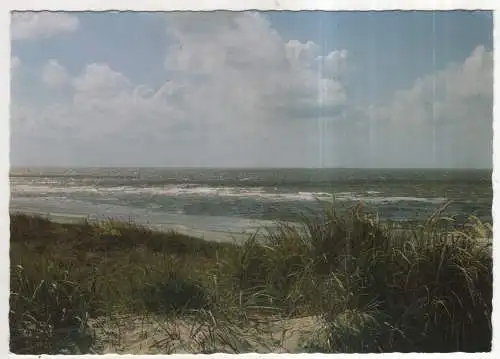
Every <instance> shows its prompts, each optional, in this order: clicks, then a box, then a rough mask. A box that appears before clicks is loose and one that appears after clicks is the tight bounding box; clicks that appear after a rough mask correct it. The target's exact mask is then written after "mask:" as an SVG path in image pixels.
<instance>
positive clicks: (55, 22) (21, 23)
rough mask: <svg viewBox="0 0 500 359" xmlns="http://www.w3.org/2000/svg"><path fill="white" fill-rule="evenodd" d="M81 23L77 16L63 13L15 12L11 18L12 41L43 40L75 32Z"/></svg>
mask: <svg viewBox="0 0 500 359" xmlns="http://www.w3.org/2000/svg"><path fill="white" fill-rule="evenodd" d="M79 25H80V22H79V20H78V18H77V17H76V16H75V15H71V14H69V13H63V12H15V13H13V14H12V18H11V38H12V40H22V39H43V38H49V37H52V36H55V35H57V34H60V33H69V32H74V31H76V30H77V29H78V27H79Z"/></svg>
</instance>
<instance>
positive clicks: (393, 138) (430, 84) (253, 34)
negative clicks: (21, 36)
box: [11, 12, 493, 167]
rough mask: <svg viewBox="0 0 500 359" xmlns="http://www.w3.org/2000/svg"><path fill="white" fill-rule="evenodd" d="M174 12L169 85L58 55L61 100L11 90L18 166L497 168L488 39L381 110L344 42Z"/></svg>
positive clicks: (54, 79) (239, 18) (227, 16)
mask: <svg viewBox="0 0 500 359" xmlns="http://www.w3.org/2000/svg"><path fill="white" fill-rule="evenodd" d="M165 20H166V32H167V34H168V36H169V37H170V39H169V45H168V47H167V48H166V57H165V70H166V71H165V74H163V75H164V78H165V81H164V82H163V84H162V85H161V86H158V87H152V86H149V85H146V84H137V83H134V82H133V81H132V80H131V79H130V78H129V77H127V75H126V74H124V73H120V72H118V71H116V70H115V69H113V68H112V67H111V66H110V65H109V64H106V63H91V64H88V65H86V66H85V67H84V68H82V69H81V71H80V73H79V74H78V75H76V76H72V77H70V76H69V75H68V73H67V72H66V70H65V69H64V67H63V66H62V65H60V64H59V63H58V62H57V61H56V60H52V61H50V62H49V63H47V65H46V67H45V68H44V70H43V71H42V80H43V81H44V82H45V84H47V85H49V86H52V87H56V88H57V87H60V86H66V87H65V89H66V91H65V92H64V95H65V96H63V95H60V96H59V97H57V96H56V95H54V97H53V98H52V101H51V102H50V103H48V104H44V105H37V106H34V105H33V104H32V103H31V102H28V101H26V100H25V99H23V98H22V97H20V96H17V97H16V98H13V102H14V105H13V106H12V115H11V121H12V124H13V126H12V127H11V128H12V138H13V140H12V156H13V162H17V163H31V164H33V163H38V162H40V163H46V164H52V165H54V164H58V165H92V164H99V165H170V166H197V165H203V166H240V167H241V166H288V167H296V166H306V167H309V166H312V167H314V166H321V165H325V166H350V167H365V166H369V167H370V166H373V167H413V166H421V167H429V166H463V167H464V166H465V167H467V166H469V167H480V166H483V165H484V166H488V165H490V162H491V137H492V135H491V123H492V113H491V109H492V103H493V100H492V91H493V85H492V81H493V80H492V65H493V57H492V56H493V55H492V53H491V52H489V51H487V50H486V49H485V48H484V47H478V48H477V49H476V50H475V51H474V52H473V53H472V54H471V55H470V56H469V57H468V58H467V59H466V60H465V61H464V62H462V63H457V64H450V65H449V66H448V67H446V68H445V69H443V70H440V71H437V72H435V73H432V74H429V75H426V76H422V77H421V78H419V79H417V80H416V82H415V84H414V85H413V86H412V87H411V88H409V89H406V90H402V91H399V92H398V93H396V94H394V96H393V98H392V99H391V101H390V102H389V103H386V104H385V105H378V106H370V107H363V106H359V105H358V106H355V105H354V104H353V103H352V101H351V100H350V98H349V93H348V92H347V90H346V85H345V84H346V82H347V81H348V76H349V69H350V57H349V56H350V54H349V53H348V52H347V51H346V50H344V49H332V50H330V51H326V52H322V50H321V48H320V47H319V46H318V45H317V44H315V43H314V42H312V41H305V42H300V41H297V40H290V41H287V40H284V39H283V38H282V37H281V36H280V34H279V33H278V32H277V31H276V30H275V29H273V27H272V26H271V24H270V23H269V22H268V21H267V20H266V19H265V18H264V17H262V16H260V15H258V14H253V13H228V12H216V13H204V14H193V13H169V14H168V15H167V16H166V19H165ZM16 61H19V60H16ZM12 63H13V64H14V60H13V62H12ZM13 66H14V65H13ZM16 66H17V65H16ZM159 76H160V75H159ZM22 86H24V88H28V87H29V84H24V85H23V84H17V87H22ZM19 93H23V92H22V91H20V92H19ZM45 147H47V148H48V149H50V150H46V151H44V152H43V153H42V154H41V153H40V151H41V149H43V148H45ZM42 151H43V150H42Z"/></svg>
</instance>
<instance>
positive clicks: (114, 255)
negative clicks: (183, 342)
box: [9, 206, 493, 354]
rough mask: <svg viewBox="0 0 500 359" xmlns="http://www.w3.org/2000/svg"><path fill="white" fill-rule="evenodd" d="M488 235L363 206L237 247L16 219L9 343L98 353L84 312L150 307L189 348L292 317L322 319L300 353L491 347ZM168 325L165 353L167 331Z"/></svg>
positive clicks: (437, 219) (214, 344) (225, 344)
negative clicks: (184, 329) (181, 330)
mask: <svg viewBox="0 0 500 359" xmlns="http://www.w3.org/2000/svg"><path fill="white" fill-rule="evenodd" d="M490 238H492V230H491V226H489V225H488V224H483V223H480V222H479V221H478V220H477V219H475V218H470V220H469V221H468V222H467V223H458V224H457V223H454V222H453V221H452V220H451V219H446V218H442V217H441V216H440V213H439V212H438V213H437V214H436V215H435V216H433V217H431V218H430V219H429V220H428V222H427V223H425V224H424V225H422V226H416V225H414V226H413V227H412V228H411V229H405V230H402V229H401V228H394V227H391V225H389V224H382V223H380V222H379V221H378V220H377V218H376V216H374V215H371V214H370V213H369V212H368V211H366V210H364V209H363V208H362V207H361V206H358V207H356V208H353V209H352V210H351V211H350V212H349V213H348V214H345V212H342V215H339V214H338V212H337V211H336V210H335V208H333V207H332V208H329V209H327V210H325V212H324V213H319V214H317V216H315V217H311V216H309V217H307V219H304V220H303V222H302V223H301V226H299V227H297V226H291V225H287V224H280V225H279V226H277V228H274V229H270V230H268V231H267V233H266V234H265V236H264V238H263V239H261V238H260V237H257V236H256V235H254V236H251V237H250V238H248V239H247V240H246V241H244V242H243V243H239V244H233V243H219V242H208V241H204V240H201V239H197V238H193V237H189V236H185V235H182V234H179V233H175V232H168V233H161V232H155V231H151V230H149V229H146V228H143V227H140V226H136V225H133V224H129V223H121V222H113V221H104V222H100V223H94V224H91V223H88V222H84V223H79V224H61V223H54V222H50V221H48V220H46V219H42V218H40V217H32V216H27V215H22V214H16V215H12V216H11V249H10V258H11V266H10V270H11V297H10V313H9V319H10V346H11V351H12V352H14V353H17V354H28V353H29V354H57V353H92V352H98V351H99V348H98V347H99V345H98V339H99V338H98V337H96V334H95V333H94V332H93V331H92V328H91V326H90V325H89V321H90V320H91V319H93V318H109V319H110V320H111V319H113V318H114V320H117V319H116V318H120V317H121V316H134V317H145V316H149V315H160V316H161V318H163V319H161V321H162V323H163V326H164V327H165V328H167V327H168V326H169V323H174V322H176V320H178V319H179V318H183V320H186V321H188V322H189V323H191V324H190V325H191V329H190V330H192V333H191V336H192V337H193V338H196V339H193V340H195V341H197V342H196V343H197V345H196V347H195V348H193V349H192V350H193V352H200V353H213V352H217V351H228V352H234V353H238V352H244V351H254V350H253V349H252V345H251V343H250V341H249V338H248V337H247V334H248V333H249V332H250V331H251V328H258V329H256V332H257V334H258V335H260V336H265V335H266V329H265V328H266V326H265V324H266V323H270V322H271V321H272V320H274V319H276V318H294V317H303V316H314V317H317V318H318V326H319V330H318V331H316V332H315V334H314V335H310V336H309V337H308V338H306V339H307V340H306V341H305V343H304V345H303V347H302V349H301V351H303V352H326V353H335V352H343V353H350V352H394V351H396V352H411V351H418V352H453V351H467V352H477V351H490V350H491V338H492V328H491V311H492V286H493V280H492V256H491V241H490V240H488V239H490ZM168 328H170V329H165V331H166V332H168V333H169V335H167V336H165V338H166V339H164V340H163V342H162V343H160V344H161V345H163V346H164V348H165V349H164V350H165V352H169V351H170V350H171V348H172V345H173V344H172V343H173V342H174V341H175V340H176V338H177V337H178V335H177V334H175V333H176V330H178V329H175V328H174V326H171V327H168ZM248 335H249V334H248ZM263 341H264V339H261V342H263ZM157 344H158V343H157Z"/></svg>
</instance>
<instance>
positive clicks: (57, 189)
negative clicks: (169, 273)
mask: <svg viewBox="0 0 500 359" xmlns="http://www.w3.org/2000/svg"><path fill="white" fill-rule="evenodd" d="M12 193H13V195H18V196H22V195H23V194H30V195H37V194H38V195H49V194H65V195H71V194H75V193H81V194H89V195H104V196H106V197H107V198H116V197H120V196H121V195H123V194H125V195H135V196H148V197H157V196H161V197H226V198H242V199H245V198H247V199H255V200H261V201H278V202H279V201H290V202H293V201H299V202H300V201H305V202H311V201H331V200H332V199H335V200H337V201H353V202H358V201H361V202H366V203H373V204H388V203H395V202H426V203H433V204H439V203H443V202H444V201H446V198H442V197H438V198H427V197H413V196H381V195H382V192H379V191H366V192H359V193H356V192H339V193H336V194H333V195H332V194H330V193H327V192H314V191H311V192H310V191H292V190H289V191H288V192H286V191H284V190H283V189H281V190H280V189H278V188H277V187H275V188H272V189H270V188H266V187H211V186H202V185H196V184H183V185H169V186H154V187H134V186H115V187H106V186H67V187H66V186H50V185H48V184H45V183H44V184H38V185H35V184H16V185H13V186H12Z"/></svg>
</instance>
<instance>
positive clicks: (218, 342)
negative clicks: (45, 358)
mask: <svg viewBox="0 0 500 359" xmlns="http://www.w3.org/2000/svg"><path fill="white" fill-rule="evenodd" d="M91 326H92V328H93V330H95V334H96V335H97V338H98V340H97V345H96V352H97V354H109V353H118V354H172V353H176V354H181V353H184V354H187V353H215V352H229V353H249V352H257V353H299V352H304V349H303V348H304V344H305V342H306V341H308V340H309V339H310V338H311V336H312V335H314V332H315V331H316V330H318V329H320V328H321V321H320V319H319V318H315V317H303V318H294V319H287V320H274V321H272V322H269V323H268V324H262V323H260V324H256V325H255V326H248V327H246V328H237V327H235V326H234V325H231V324H230V323H220V322H219V323H215V322H209V321H207V322H205V323H204V324H200V323H199V322H197V323H193V322H190V321H189V320H187V319H176V320H172V319H170V320H167V319H166V318H161V317H158V316H144V317H132V316H122V317H120V318H113V319H108V318H98V319H95V320H92V321H91Z"/></svg>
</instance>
